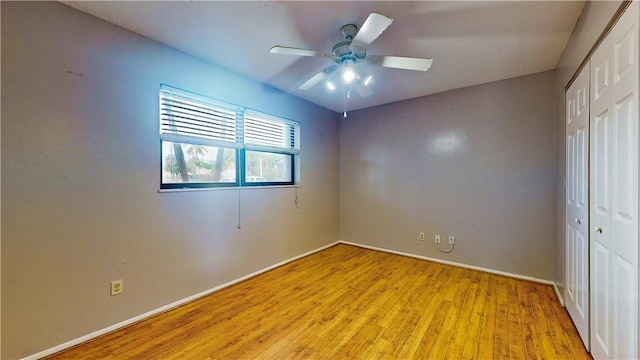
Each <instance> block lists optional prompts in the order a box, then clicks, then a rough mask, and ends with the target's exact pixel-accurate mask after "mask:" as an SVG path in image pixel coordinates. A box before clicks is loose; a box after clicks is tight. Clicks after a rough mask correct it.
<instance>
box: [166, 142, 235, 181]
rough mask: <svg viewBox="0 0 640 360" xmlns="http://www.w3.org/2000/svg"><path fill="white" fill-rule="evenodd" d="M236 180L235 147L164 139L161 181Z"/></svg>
mask: <svg viewBox="0 0 640 360" xmlns="http://www.w3.org/2000/svg"><path fill="white" fill-rule="evenodd" d="M211 182H214V183H216V182H222V183H235V182H236V150H235V149H229V148H222V147H215V146H205V145H194V144H184V143H177V142H170V141H163V142H162V183H163V184H184V183H211Z"/></svg>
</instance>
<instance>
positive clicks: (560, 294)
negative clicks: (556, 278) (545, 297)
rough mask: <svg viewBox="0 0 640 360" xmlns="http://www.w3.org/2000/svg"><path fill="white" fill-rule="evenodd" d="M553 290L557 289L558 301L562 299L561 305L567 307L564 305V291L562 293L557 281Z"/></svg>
mask: <svg viewBox="0 0 640 360" xmlns="http://www.w3.org/2000/svg"><path fill="white" fill-rule="evenodd" d="M553 290H555V291H556V296H557V297H558V301H560V306H562V307H565V306H564V297H563V296H562V293H560V289H559V288H558V284H556V283H555V282H554V283H553Z"/></svg>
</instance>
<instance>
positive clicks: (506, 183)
mask: <svg viewBox="0 0 640 360" xmlns="http://www.w3.org/2000/svg"><path fill="white" fill-rule="evenodd" d="M555 84H556V76H555V72H554V71H549V72H544V73H539V74H534V75H529V76H525V77H520V78H515V79H510V80H505V81H500V82H495V83H490V84H485V85H479V86H474V87H469V88H464V89H460V90H454V91H449V92H445V93H440V94H436V95H431V96H427V97H423V98H418V99H414V100H409V101H403V102H400V103H395V104H390V105H385V106H379V107H376V108H370V109H366V110H361V111H357V112H353V113H351V114H350V115H349V117H348V118H347V119H345V120H343V121H341V122H340V239H341V240H344V241H351V242H355V243H360V244H366V245H370V246H376V247H381V248H386V249H391V250H395V251H401V252H406V253H410V254H416V255H422V256H428V257H434V258H440V259H444V260H449V261H455V262H459V263H463V264H469V265H475V266H481V267H484V268H489V269H493V270H499V271H506V272H510V273H514V274H520V275H527V276H532V277H537V278H541V279H547V280H551V279H552V278H553V275H554V271H555V269H554V267H555V263H554V260H553V259H554V255H555V254H554V252H555V249H554V245H555V244H554V223H553V221H554V162H553V161H554V148H553V146H554V121H555V97H554V94H555ZM420 231H424V232H426V236H427V239H426V241H419V240H418V232H420ZM436 233H438V234H441V235H442V236H443V246H445V247H446V239H445V238H444V237H446V235H448V234H453V235H455V236H456V244H457V245H456V248H455V251H454V252H452V253H450V254H444V253H441V252H439V251H438V250H437V249H436V248H435V245H434V242H433V236H434V234H436Z"/></svg>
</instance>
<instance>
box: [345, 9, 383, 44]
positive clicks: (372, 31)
mask: <svg viewBox="0 0 640 360" xmlns="http://www.w3.org/2000/svg"><path fill="white" fill-rule="evenodd" d="M392 21H393V19H391V18H388V17H386V16H384V15H380V14H377V13H371V14H369V17H368V18H367V20H365V22H364V24H362V27H361V28H360V30H359V31H358V33H357V34H356V36H355V37H354V38H353V40H352V41H351V44H353V45H354V46H356V45H357V46H367V45H369V44H371V43H372V42H373V40H375V39H377V38H378V36H380V34H382V32H383V31H385V29H386V28H387V27H389V25H391V22H392Z"/></svg>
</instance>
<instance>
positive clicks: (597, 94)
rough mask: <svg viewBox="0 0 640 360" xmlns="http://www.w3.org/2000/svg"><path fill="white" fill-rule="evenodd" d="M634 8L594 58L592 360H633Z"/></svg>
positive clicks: (635, 338) (635, 200)
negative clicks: (593, 359)
mask: <svg viewBox="0 0 640 360" xmlns="http://www.w3.org/2000/svg"><path fill="white" fill-rule="evenodd" d="M638 20H639V18H638V3H637V2H636V1H634V2H633V3H632V4H631V5H629V7H628V8H627V10H626V11H625V13H624V14H623V15H622V17H621V18H620V19H619V21H618V22H617V24H616V25H615V26H614V28H613V29H612V30H611V32H610V33H609V35H607V37H606V38H605V40H604V41H603V42H602V43H601V44H600V46H599V47H598V49H597V50H596V51H595V53H594V54H593V56H592V57H591V76H590V78H591V79H590V94H591V101H590V133H591V138H590V148H591V154H590V156H591V162H590V164H591V169H590V173H591V176H590V180H591V184H590V245H591V246H590V251H591V255H590V257H591V262H590V265H591V274H590V277H591V283H590V285H591V353H592V355H593V357H594V358H595V359H638V355H639V354H638V335H639V334H638Z"/></svg>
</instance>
